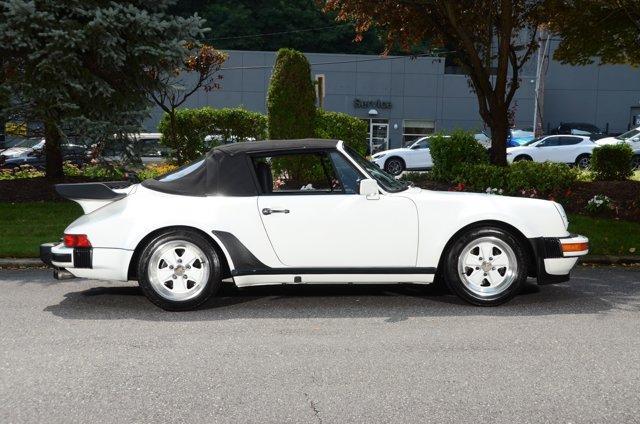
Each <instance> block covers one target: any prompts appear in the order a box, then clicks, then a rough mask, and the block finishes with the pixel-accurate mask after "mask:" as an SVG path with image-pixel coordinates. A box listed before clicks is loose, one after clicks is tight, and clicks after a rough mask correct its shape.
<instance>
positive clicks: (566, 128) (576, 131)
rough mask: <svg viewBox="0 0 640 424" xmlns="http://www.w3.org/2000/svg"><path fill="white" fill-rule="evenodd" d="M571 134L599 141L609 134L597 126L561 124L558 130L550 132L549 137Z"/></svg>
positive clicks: (576, 123) (573, 123)
mask: <svg viewBox="0 0 640 424" xmlns="http://www.w3.org/2000/svg"><path fill="white" fill-rule="evenodd" d="M558 134H569V135H582V136H587V137H590V138H591V140H598V139H600V138H602V137H605V136H606V135H607V134H606V133H605V132H604V131H602V130H601V129H600V128H598V127H597V126H596V125H593V124H588V123H585V122H561V123H560V125H558V126H557V127H556V128H553V129H552V130H551V131H549V135H558Z"/></svg>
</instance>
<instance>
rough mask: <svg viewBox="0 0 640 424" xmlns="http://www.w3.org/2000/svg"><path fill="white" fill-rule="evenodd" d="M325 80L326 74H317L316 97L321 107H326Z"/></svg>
mask: <svg viewBox="0 0 640 424" xmlns="http://www.w3.org/2000/svg"><path fill="white" fill-rule="evenodd" d="M324 81H325V78H324V74H317V75H316V84H315V85H316V99H317V101H318V107H319V108H320V109H322V108H323V107H324Z"/></svg>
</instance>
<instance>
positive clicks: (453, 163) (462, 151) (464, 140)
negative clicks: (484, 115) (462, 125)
mask: <svg viewBox="0 0 640 424" xmlns="http://www.w3.org/2000/svg"><path fill="white" fill-rule="evenodd" d="M429 144H430V147H429V149H430V151H431V158H432V159H433V170H432V172H433V177H434V179H435V180H436V181H442V182H453V181H455V180H456V177H457V176H458V174H459V170H460V168H461V167H462V166H464V165H465V164H486V163H489V156H488V154H487V150H486V149H485V148H484V147H482V145H481V144H480V143H478V142H477V141H476V140H475V138H474V137H473V134H471V133H468V132H465V131H454V132H453V133H452V134H451V136H450V137H445V136H443V135H437V136H435V137H432V138H431V139H430V140H429Z"/></svg>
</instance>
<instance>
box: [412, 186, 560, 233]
mask: <svg viewBox="0 0 640 424" xmlns="http://www.w3.org/2000/svg"><path fill="white" fill-rule="evenodd" d="M401 193H404V196H406V197H409V198H411V199H412V200H413V201H414V202H415V203H416V204H417V205H418V208H419V209H422V210H423V211H424V213H428V214H430V215H432V214H433V212H432V211H434V210H436V211H439V210H440V211H444V212H442V213H443V214H444V216H443V217H442V219H456V220H457V221H458V225H459V226H460V228H462V227H464V226H466V225H468V224H471V223H474V222H480V221H500V222H505V223H507V224H509V225H511V226H513V227H515V228H518V229H519V230H521V232H523V234H524V235H525V236H526V237H538V236H541V235H547V236H558V237H562V236H566V235H567V234H568V232H567V222H566V221H565V219H566V214H565V218H563V216H562V214H564V210H563V209H562V206H560V205H559V204H557V203H555V202H552V201H549V200H542V199H531V198H526V197H511V196H502V195H497V194H485V193H469V192H457V191H432V190H424V189H420V188H415V187H413V188H410V189H409V190H406V191H404V192H401ZM451 211H455V212H453V213H452V212H451ZM560 211H562V214H561V212H560ZM524 229H528V230H526V232H525V230H524ZM532 230H533V231H532ZM527 232H528V234H527Z"/></svg>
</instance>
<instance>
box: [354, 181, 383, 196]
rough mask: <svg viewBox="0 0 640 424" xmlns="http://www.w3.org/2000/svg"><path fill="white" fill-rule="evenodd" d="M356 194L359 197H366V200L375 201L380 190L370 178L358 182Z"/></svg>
mask: <svg viewBox="0 0 640 424" xmlns="http://www.w3.org/2000/svg"><path fill="white" fill-rule="evenodd" d="M358 193H359V194H360V195H361V196H366V197H367V199H370V200H375V199H379V198H380V190H378V183H377V182H376V180H374V179H372V178H365V179H364V180H360V182H359V185H358Z"/></svg>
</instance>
